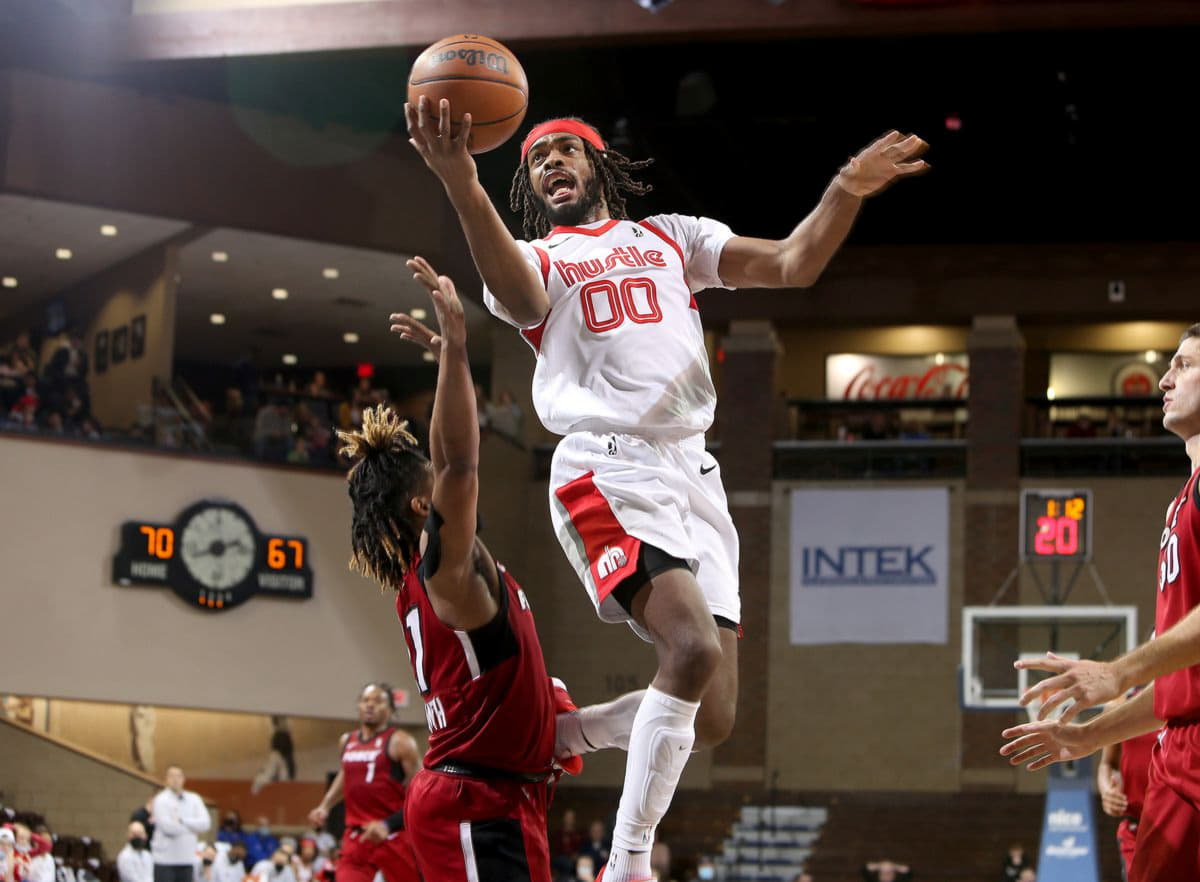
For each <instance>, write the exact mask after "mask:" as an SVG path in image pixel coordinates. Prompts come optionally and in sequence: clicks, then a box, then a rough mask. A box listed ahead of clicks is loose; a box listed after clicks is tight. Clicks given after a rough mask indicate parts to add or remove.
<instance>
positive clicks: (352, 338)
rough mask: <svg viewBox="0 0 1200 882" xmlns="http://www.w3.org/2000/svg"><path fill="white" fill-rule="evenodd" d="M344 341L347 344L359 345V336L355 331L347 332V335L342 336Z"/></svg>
mask: <svg viewBox="0 0 1200 882" xmlns="http://www.w3.org/2000/svg"><path fill="white" fill-rule="evenodd" d="M342 339H343V340H345V341H346V342H347V343H357V342H358V334H356V333H354V332H353V331H347V332H346V333H344V334H342Z"/></svg>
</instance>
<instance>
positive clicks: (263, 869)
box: [250, 848, 296, 882]
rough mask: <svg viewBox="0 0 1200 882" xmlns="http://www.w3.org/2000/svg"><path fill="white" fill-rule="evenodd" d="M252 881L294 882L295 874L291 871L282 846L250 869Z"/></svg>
mask: <svg viewBox="0 0 1200 882" xmlns="http://www.w3.org/2000/svg"><path fill="white" fill-rule="evenodd" d="M250 877H251V878H252V879H253V880H254V882H296V874H295V873H293V872H292V865H291V860H290V859H289V858H288V854H287V852H286V851H284V850H283V849H282V848H277V849H275V850H274V851H273V852H272V853H271V857H270V859H269V860H263V861H259V862H258V863H257V864H255V866H254V869H253V870H251V871H250Z"/></svg>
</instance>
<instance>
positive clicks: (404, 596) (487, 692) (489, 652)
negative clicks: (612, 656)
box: [396, 558, 555, 775]
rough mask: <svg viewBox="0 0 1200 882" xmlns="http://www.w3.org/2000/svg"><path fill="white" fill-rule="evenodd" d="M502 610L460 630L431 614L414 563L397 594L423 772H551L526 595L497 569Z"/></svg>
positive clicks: (550, 739)
mask: <svg viewBox="0 0 1200 882" xmlns="http://www.w3.org/2000/svg"><path fill="white" fill-rule="evenodd" d="M496 571H497V572H496V577H497V579H499V584H500V598H499V600H500V609H499V611H498V612H497V613H496V617H495V618H494V619H492V621H490V622H489V623H488V624H486V625H483V626H482V627H479V628H476V629H475V630H473V631H459V630H455V629H454V628H450V627H448V626H447V625H445V624H443V623H442V621H441V620H440V619H438V617H437V614H436V613H434V611H433V606H432V604H431V603H430V602H429V596H428V594H426V592H425V583H424V581H423V579H422V577H421V575H420V559H419V558H418V559H417V560H414V562H413V565H412V566H411V567H410V568H409V570H408V573H407V575H406V576H405V579H404V583H403V584H402V585H401V586H400V589H399V591H398V592H397V595H396V613H397V614H398V615H399V616H400V621H401V623H402V624H403V625H404V639H405V640H406V641H407V643H408V653H409V659H410V661H411V662H412V666H413V673H414V674H415V675H416V680H417V688H418V689H420V691H421V697H422V698H424V700H425V721H426V723H427V724H428V725H429V750H428V751H427V752H426V753H425V767H426V768H433V767H435V766H437V765H438V764H439V763H442V762H446V761H455V760H457V761H459V762H462V763H470V764H474V765H478V766H487V767H490V768H494V769H503V770H506V771H511V772H519V773H522V774H532V775H540V774H544V773H547V772H549V771H550V768H551V763H552V761H553V758H554V725H555V720H554V699H553V696H552V695H551V688H550V681H549V679H548V677H547V676H546V663H545V661H544V659H543V658H542V646H541V643H540V642H539V641H538V636H537V630H536V628H535V627H534V622H533V613H532V612H531V611H530V609H529V601H528V600H527V599H526V597H525V592H524V591H522V590H521V587H520V586H519V585H518V584H517V583H516V580H515V579H513V577H512V576H510V575H509V574H508V571H507V570H505V569H504V567H502V566H501V565H500V564H499V563H497V564H496Z"/></svg>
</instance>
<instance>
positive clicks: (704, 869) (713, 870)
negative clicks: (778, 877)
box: [696, 855, 812, 882]
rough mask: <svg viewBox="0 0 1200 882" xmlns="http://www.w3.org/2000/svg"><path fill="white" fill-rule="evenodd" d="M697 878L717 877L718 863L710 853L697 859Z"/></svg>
mask: <svg viewBox="0 0 1200 882" xmlns="http://www.w3.org/2000/svg"><path fill="white" fill-rule="evenodd" d="M696 878H697V879H700V880H703V882H707V880H709V879H716V878H717V865H716V864H714V863H713V862H712V858H710V857H709V856H708V855H702V856H701V858H700V860H698V861H696ZM809 882H812V880H811V879H810V880H809Z"/></svg>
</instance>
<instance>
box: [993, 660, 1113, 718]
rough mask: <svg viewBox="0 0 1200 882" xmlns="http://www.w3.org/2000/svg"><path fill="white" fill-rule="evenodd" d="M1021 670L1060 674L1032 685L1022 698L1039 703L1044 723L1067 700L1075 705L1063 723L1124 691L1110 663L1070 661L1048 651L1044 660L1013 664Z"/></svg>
mask: <svg viewBox="0 0 1200 882" xmlns="http://www.w3.org/2000/svg"><path fill="white" fill-rule="evenodd" d="M1013 666H1014V667H1015V668H1017V669H1018V670H1021V669H1024V670H1031V671H1049V672H1050V673H1051V674H1057V676H1055V677H1047V678H1046V679H1045V680H1042V681H1041V682H1040V683H1037V684H1035V685H1033V686H1030V687H1029V688H1028V689H1026V690H1025V694H1024V695H1022V696H1021V705H1022V706H1024V705H1027V704H1029V703H1030V702H1031V701H1035V700H1036V701H1040V702H1041V703H1042V706H1041V709H1040V710H1039V711H1038V719H1039V720H1044V719H1046V718H1047V717H1049V716H1050V713H1051V712H1052V711H1053V710H1054V709H1055V708H1056V707H1058V706H1059V705H1061V704H1062V703H1063V702H1065V701H1074V702H1075V703H1074V704H1073V705H1071V706H1070V707H1069V708H1067V709H1066V710H1065V711H1064V712H1063V714H1062V718H1061V722H1063V723H1069V722H1071V720H1073V719H1075V717H1077V716H1078V715H1079V712H1080V711H1082V710H1084V709H1085V708H1089V707H1095V706H1096V705H1098V704H1104V703H1105V702H1108V701H1112V700H1113V699H1114V698H1118V697H1120V695H1121V693H1123V692H1124V691H1125V688H1124V686H1123V685H1122V684H1121V678H1120V676H1119V675H1118V673H1117V669H1116V668H1115V667H1114V666H1113V664H1112V663H1111V662H1098V661H1090V660H1088V659H1069V658H1062V657H1061V656H1058V655H1055V654H1054V653H1053V652H1048V653H1046V655H1045V656H1044V657H1042V658H1031V659H1021V660H1020V661H1018V662H1016V663H1014V665H1013Z"/></svg>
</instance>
